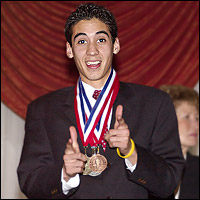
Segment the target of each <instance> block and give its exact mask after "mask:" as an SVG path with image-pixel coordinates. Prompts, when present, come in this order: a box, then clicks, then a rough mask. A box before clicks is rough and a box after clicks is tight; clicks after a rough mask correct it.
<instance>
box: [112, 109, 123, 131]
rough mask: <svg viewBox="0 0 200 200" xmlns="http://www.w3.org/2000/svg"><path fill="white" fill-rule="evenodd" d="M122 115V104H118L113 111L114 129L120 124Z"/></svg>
mask: <svg viewBox="0 0 200 200" xmlns="http://www.w3.org/2000/svg"><path fill="white" fill-rule="evenodd" d="M122 115H123V106H122V105H118V106H117V109H116V112H115V125H114V129H117V128H118V126H119V125H120V121H121V120H122Z"/></svg>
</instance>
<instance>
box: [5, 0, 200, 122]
mask: <svg viewBox="0 0 200 200" xmlns="http://www.w3.org/2000/svg"><path fill="white" fill-rule="evenodd" d="M83 2H88V1H1V42H2V43H1V44H2V45H1V100H2V101H3V102H4V103H5V104H6V105H7V106H8V107H10V108H11V109H12V110H13V111H14V112H16V113H17V114H18V115H19V116H21V117H22V118H25V115H26V109H27V105H28V103H30V101H32V100H34V99H36V98H37V97H39V96H41V95H44V94H46V93H48V92H51V91H53V90H56V89H59V88H63V87H67V86H70V85H74V84H75V83H76V80H77V78H78V72H77V70H76V67H75V65H74V63H73V61H72V60H69V59H68V58H67V57H66V55H65V42H66V40H65V36H64V26H65V22H66V19H67V17H68V16H69V14H70V13H71V12H72V11H74V10H75V8H76V7H77V6H78V5H79V4H80V3H83ZM93 2H96V3H98V4H101V5H103V6H106V7H107V8H108V9H110V10H111V11H112V12H113V14H114V15H115V17H116V21H117V24H118V28H119V39H120V44H121V50H120V52H119V54H118V55H116V56H115V57H114V64H113V66H114V67H115V69H116V70H117V73H118V76H119V79H120V80H121V81H126V82H132V83H137V84H144V85H149V86H153V87H159V86H160V85H162V84H182V85H185V86H188V87H194V85H195V84H196V83H197V82H198V80H199V2H198V1H93Z"/></svg>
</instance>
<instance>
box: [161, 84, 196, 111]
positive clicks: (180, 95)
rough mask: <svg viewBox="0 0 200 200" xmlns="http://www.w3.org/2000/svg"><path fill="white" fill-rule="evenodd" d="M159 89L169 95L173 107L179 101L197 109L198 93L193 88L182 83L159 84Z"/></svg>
mask: <svg viewBox="0 0 200 200" xmlns="http://www.w3.org/2000/svg"><path fill="white" fill-rule="evenodd" d="M160 89H161V90H162V91H164V92H166V93H168V94H169V95H170V97H171V98H172V101H173V103H174V106H175V108H176V107H177V106H178V105H179V104H180V103H181V102H188V103H190V104H192V105H194V106H196V108H197V109H198V110H199V94H198V93H197V92H196V91H195V90H194V89H193V88H189V87H186V86H183V85H161V86H160Z"/></svg>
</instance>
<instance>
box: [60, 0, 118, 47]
mask: <svg viewBox="0 0 200 200" xmlns="http://www.w3.org/2000/svg"><path fill="white" fill-rule="evenodd" d="M92 18H96V19H99V20H100V21H102V22H103V23H105V24H106V25H107V26H108V28H109V30H110V34H111V36H112V42H113V44H114V42H115V38H116V37H117V31H118V30H117V24H116V21H115V18H114V16H113V14H112V13H111V12H110V11H109V10H107V9H106V8H104V7H103V6H99V5H96V4H94V3H85V4H81V5H80V6H79V7H78V8H77V9H76V11H75V12H73V13H71V15H70V16H69V17H68V19H67V22H66V25H65V30H64V33H65V37H66V40H67V41H68V42H69V44H70V45H71V46H72V40H71V37H72V28H73V26H74V25H75V24H77V23H78V22H79V21H81V20H90V19H92Z"/></svg>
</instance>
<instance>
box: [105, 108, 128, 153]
mask: <svg viewBox="0 0 200 200" xmlns="http://www.w3.org/2000/svg"><path fill="white" fill-rule="evenodd" d="M122 114H123V106H122V105H118V106H117V109H116V113H115V117H116V120H115V124H114V129H110V130H109V131H108V133H107V134H106V135H105V137H104V139H105V140H106V141H107V142H108V144H109V146H110V147H111V148H112V147H118V148H119V151H120V152H121V154H124V155H127V154H128V153H129V151H130V149H131V141H130V131H129V129H128V125H127V124H126V123H125V121H124V119H123V118H122Z"/></svg>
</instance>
